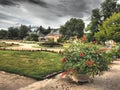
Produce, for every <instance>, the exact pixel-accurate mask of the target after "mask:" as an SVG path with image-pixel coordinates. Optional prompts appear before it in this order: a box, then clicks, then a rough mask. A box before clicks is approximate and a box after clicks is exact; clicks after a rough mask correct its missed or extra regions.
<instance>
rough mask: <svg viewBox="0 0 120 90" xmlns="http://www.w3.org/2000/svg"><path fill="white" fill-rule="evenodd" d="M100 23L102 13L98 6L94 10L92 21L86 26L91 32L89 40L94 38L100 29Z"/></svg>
mask: <svg viewBox="0 0 120 90" xmlns="http://www.w3.org/2000/svg"><path fill="white" fill-rule="evenodd" d="M98 24H101V15H100V11H99V9H98V8H97V9H93V10H92V16H91V22H90V23H89V25H88V26H87V28H86V30H87V31H88V30H89V31H90V32H91V33H89V35H88V36H89V38H87V39H88V41H92V40H94V37H93V36H94V34H95V33H96V32H98V31H99V30H98Z"/></svg>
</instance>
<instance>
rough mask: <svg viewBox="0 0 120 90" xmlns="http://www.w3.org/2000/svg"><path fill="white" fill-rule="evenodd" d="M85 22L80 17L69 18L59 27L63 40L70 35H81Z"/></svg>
mask: <svg viewBox="0 0 120 90" xmlns="http://www.w3.org/2000/svg"><path fill="white" fill-rule="evenodd" d="M84 27H85V24H84V22H83V20H82V19H76V18H71V19H70V20H69V21H67V22H66V23H65V25H63V26H61V27H60V33H61V34H62V37H63V38H64V39H65V40H68V39H70V37H73V36H77V37H78V38H80V37H82V36H83V33H84V31H83V30H84Z"/></svg>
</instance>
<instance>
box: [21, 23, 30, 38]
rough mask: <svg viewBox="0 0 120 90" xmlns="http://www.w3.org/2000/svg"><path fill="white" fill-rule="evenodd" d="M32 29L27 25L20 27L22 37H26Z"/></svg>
mask: <svg viewBox="0 0 120 90" xmlns="http://www.w3.org/2000/svg"><path fill="white" fill-rule="evenodd" d="M29 31H30V28H29V27H27V26H26V25H21V26H20V28H19V37H20V39H23V38H25V37H26V36H27V35H28V32H29Z"/></svg>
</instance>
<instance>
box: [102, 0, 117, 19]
mask: <svg viewBox="0 0 120 90" xmlns="http://www.w3.org/2000/svg"><path fill="white" fill-rule="evenodd" d="M117 1H118V0H105V1H104V2H103V3H102V4H101V13H102V18H103V20H105V19H106V18H109V17H110V16H111V15H112V13H114V12H117V11H118V10H117Z"/></svg>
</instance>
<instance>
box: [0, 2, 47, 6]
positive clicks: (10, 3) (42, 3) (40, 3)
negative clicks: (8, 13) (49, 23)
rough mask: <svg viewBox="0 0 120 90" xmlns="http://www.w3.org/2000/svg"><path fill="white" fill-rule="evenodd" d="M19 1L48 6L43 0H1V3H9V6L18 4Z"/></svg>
mask: <svg viewBox="0 0 120 90" xmlns="http://www.w3.org/2000/svg"><path fill="white" fill-rule="evenodd" d="M18 2H28V3H32V4H36V5H39V6H41V7H45V8H47V4H46V3H45V2H44V1H42V0H0V4H1V5H8V6H12V5H13V6H14V5H18Z"/></svg>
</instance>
